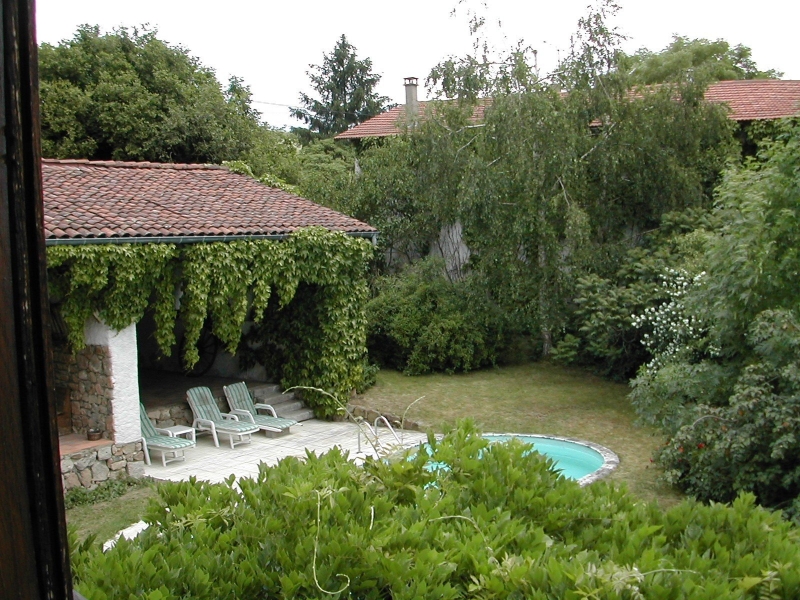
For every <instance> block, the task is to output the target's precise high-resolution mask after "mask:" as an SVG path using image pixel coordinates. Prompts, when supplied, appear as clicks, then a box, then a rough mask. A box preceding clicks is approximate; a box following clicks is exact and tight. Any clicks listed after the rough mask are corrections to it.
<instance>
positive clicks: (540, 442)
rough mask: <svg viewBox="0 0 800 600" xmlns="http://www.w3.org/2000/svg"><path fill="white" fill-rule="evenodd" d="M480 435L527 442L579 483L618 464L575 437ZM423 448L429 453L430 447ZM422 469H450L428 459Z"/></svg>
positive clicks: (494, 441) (498, 440) (499, 441)
mask: <svg viewBox="0 0 800 600" xmlns="http://www.w3.org/2000/svg"><path fill="white" fill-rule="evenodd" d="M483 438H484V439H486V440H488V441H489V443H490V444H502V443H504V442H508V441H510V440H512V439H517V440H519V441H520V442H523V443H525V444H530V445H531V446H533V449H532V450H531V452H532V451H534V450H535V451H536V452H538V453H539V454H542V455H544V456H547V457H548V458H550V459H552V460H553V462H554V463H555V464H554V468H555V469H556V470H557V471H560V472H561V474H562V475H564V477H566V478H568V479H574V480H576V481H577V482H578V483H579V484H580V485H582V486H583V485H588V484H590V483H592V482H594V481H597V480H598V479H602V478H603V477H606V476H607V475H608V474H609V473H611V471H613V470H614V469H616V468H617V466H618V465H619V457H618V456H617V455H616V454H615V453H614V452H613V451H611V450H609V449H608V448H606V447H605V446H601V445H599V444H595V443H593V442H587V441H584V440H577V439H574V438H565V437H556V436H548V435H536V434H525V433H485V434H483ZM426 450H427V451H428V453H430V452H431V451H430V448H426ZM425 468H426V469H428V470H430V471H438V470H449V468H450V467H449V466H448V465H446V464H444V463H440V462H436V461H431V462H429V463H428V464H427V465H426V467H425Z"/></svg>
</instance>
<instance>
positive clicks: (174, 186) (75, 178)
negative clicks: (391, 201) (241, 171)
mask: <svg viewBox="0 0 800 600" xmlns="http://www.w3.org/2000/svg"><path fill="white" fill-rule="evenodd" d="M42 177H43V188H44V212H45V218H44V222H45V235H46V237H47V239H48V240H50V241H52V240H58V239H68V238H101V239H103V238H127V237H165V236H169V237H185V236H212V237H213V236H220V235H243V236H247V235H286V234H289V233H291V232H292V231H295V230H296V229H299V228H302V227H309V226H312V225H318V226H322V227H325V228H327V229H331V230H335V231H344V232H347V233H362V234H374V233H377V231H376V230H375V229H374V228H373V227H371V226H370V225H367V224H366V223H362V222H360V221H357V220H356V219H352V218H350V217H348V216H346V215H343V214H341V213H338V212H336V211H334V210H331V209H329V208H325V207H323V206H320V205H318V204H315V203H313V202H311V201H310V200H306V199H305V198H300V197H299V196H295V195H293V194H289V193H287V192H284V191H282V190H279V189H275V188H271V187H267V186H265V185H263V184H261V183H259V182H257V181H255V180H254V179H252V178H250V177H246V176H244V175H238V174H236V173H232V172H230V171H229V170H228V169H227V168H225V167H220V166H216V165H178V164H160V163H147V162H141V163H134V162H114V161H87V160H50V159H45V160H43V161H42Z"/></svg>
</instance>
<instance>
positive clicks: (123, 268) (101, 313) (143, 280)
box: [47, 244, 178, 356]
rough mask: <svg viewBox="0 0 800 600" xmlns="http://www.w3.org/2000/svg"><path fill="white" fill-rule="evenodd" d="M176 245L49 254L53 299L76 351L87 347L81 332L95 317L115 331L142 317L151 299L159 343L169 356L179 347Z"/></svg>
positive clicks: (65, 249)
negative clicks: (176, 331)
mask: <svg viewBox="0 0 800 600" xmlns="http://www.w3.org/2000/svg"><path fill="white" fill-rule="evenodd" d="M177 256H178V249H177V247H176V246H175V245H174V244H96V245H95V244H87V245H82V246H71V245H63V246H62V245H59V246H49V247H48V248H47V267H48V284H49V286H50V296H51V298H52V299H53V300H54V301H55V302H57V303H60V305H61V314H62V316H63V318H64V322H65V323H66V324H67V330H68V338H69V342H70V345H71V346H72V348H73V349H74V350H80V349H81V348H83V347H84V345H85V342H84V337H83V328H84V325H85V324H86V321H87V320H88V319H90V318H91V317H92V316H93V315H95V313H96V314H97V316H98V317H100V318H101V319H102V320H103V321H105V322H106V323H107V324H108V325H110V326H111V327H113V328H114V329H116V330H122V329H125V328H126V327H127V326H128V325H130V324H131V323H136V322H137V321H139V320H140V319H141V318H142V317H143V316H144V312H145V310H146V309H147V307H148V305H149V303H150V301H151V298H153V297H154V298H155V300H154V302H153V308H154V313H155V321H156V324H157V331H156V340H157V342H158V345H159V347H160V348H161V350H162V351H163V352H164V354H166V355H167V356H169V355H170V353H171V347H172V346H173V344H175V332H174V327H173V326H174V323H175V318H176V312H177V311H176V308H175V297H174V294H175V285H176V281H175V265H174V262H175V260H176V258H177Z"/></svg>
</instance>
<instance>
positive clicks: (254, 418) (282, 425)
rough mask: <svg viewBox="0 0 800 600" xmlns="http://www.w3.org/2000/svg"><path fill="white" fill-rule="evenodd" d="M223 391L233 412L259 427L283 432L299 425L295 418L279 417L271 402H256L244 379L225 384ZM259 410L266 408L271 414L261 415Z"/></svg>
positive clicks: (241, 418)
mask: <svg viewBox="0 0 800 600" xmlns="http://www.w3.org/2000/svg"><path fill="white" fill-rule="evenodd" d="M222 391H223V392H225V399H226V400H227V401H228V406H230V408H231V414H234V415H237V416H238V417H239V419H240V420H241V421H249V422H250V423H253V424H254V425H257V426H258V428H259V429H262V430H264V431H273V432H277V433H282V432H284V431H287V432H288V431H289V430H290V429H289V428H290V427H292V425H299V423H298V422H297V421H295V420H293V419H283V418H281V417H279V416H278V415H277V414H276V413H275V409H274V408H272V406H271V405H269V404H262V403H260V402H259V403H255V404H254V403H253V397H252V396H251V395H250V390H248V389H247V384H246V383H245V382H244V381H242V382H240V383H233V384H231V385H226V386H223V388H222ZM259 410H266V411H267V412H269V413H270V415H260V414H258V411H259Z"/></svg>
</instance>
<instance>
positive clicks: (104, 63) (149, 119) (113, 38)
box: [39, 26, 258, 163]
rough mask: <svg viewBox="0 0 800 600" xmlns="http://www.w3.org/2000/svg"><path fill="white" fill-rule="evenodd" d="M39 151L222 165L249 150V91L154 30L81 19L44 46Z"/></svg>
mask: <svg viewBox="0 0 800 600" xmlns="http://www.w3.org/2000/svg"><path fill="white" fill-rule="evenodd" d="M39 75H40V88H41V99H42V151H43V154H44V156H48V157H53V158H89V159H100V160H108V159H113V160H150V161H156V162H184V163H186V162H199V163H206V162H208V163H220V162H221V161H223V160H231V159H234V158H237V157H238V156H240V155H241V154H242V153H243V152H245V151H247V150H249V149H250V148H251V146H252V137H253V135H254V132H255V131H256V130H257V128H258V113H257V112H256V111H255V110H253V109H252V108H251V106H250V91H249V89H248V88H247V86H245V85H244V84H243V83H242V81H241V80H240V79H238V78H235V77H234V78H231V80H230V82H229V86H228V88H227V89H226V90H224V91H223V89H221V86H220V84H219V82H218V81H217V79H216V77H215V76H214V73H213V71H212V70H210V69H208V68H207V67H204V66H203V65H201V64H200V62H199V61H198V60H197V59H196V58H194V57H192V56H190V55H189V53H188V52H187V51H186V50H185V49H184V48H182V47H180V46H170V45H169V44H167V43H166V42H163V41H162V40H160V39H158V38H157V37H156V32H155V31H150V30H147V29H143V30H139V29H136V28H134V29H133V30H128V29H126V28H119V29H117V30H115V31H114V33H110V34H105V35H102V34H101V33H100V29H99V27H96V26H95V27H90V26H82V27H80V28H79V29H78V31H77V32H76V34H75V36H74V37H73V38H72V39H71V40H66V41H64V42H62V43H60V44H59V45H58V46H53V45H50V44H42V46H41V48H40V49H39Z"/></svg>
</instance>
